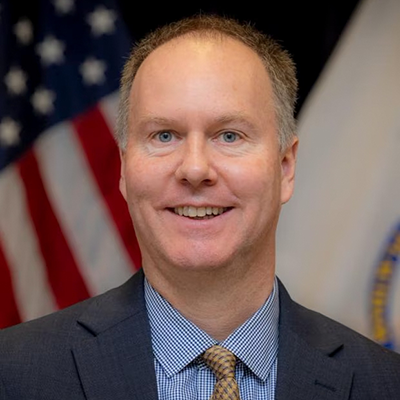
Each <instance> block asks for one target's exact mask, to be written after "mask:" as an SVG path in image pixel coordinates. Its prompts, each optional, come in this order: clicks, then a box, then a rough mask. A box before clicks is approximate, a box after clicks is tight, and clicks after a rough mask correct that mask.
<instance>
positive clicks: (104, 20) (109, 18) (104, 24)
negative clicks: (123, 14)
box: [87, 6, 117, 36]
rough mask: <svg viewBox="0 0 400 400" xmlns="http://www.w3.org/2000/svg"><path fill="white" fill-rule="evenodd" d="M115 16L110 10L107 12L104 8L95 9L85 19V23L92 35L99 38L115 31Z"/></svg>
mask: <svg viewBox="0 0 400 400" xmlns="http://www.w3.org/2000/svg"><path fill="white" fill-rule="evenodd" d="M116 19H117V16H116V15H115V12H114V11H112V10H107V9H106V8H105V7H103V6H100V7H97V8H96V9H95V10H94V11H93V12H92V13H90V14H89V16H88V17H87V22H88V23H89V25H90V27H91V28H92V33H93V35H94V36H101V35H104V34H106V33H113V32H114V30H115V26H114V23H115V20H116Z"/></svg>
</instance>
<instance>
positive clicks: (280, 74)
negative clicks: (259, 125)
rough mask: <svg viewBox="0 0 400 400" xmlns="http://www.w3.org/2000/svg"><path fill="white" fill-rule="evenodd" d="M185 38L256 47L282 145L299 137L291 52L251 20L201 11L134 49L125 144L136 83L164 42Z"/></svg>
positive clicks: (125, 87)
mask: <svg viewBox="0 0 400 400" xmlns="http://www.w3.org/2000/svg"><path fill="white" fill-rule="evenodd" d="M183 37H191V38H199V39H204V38H210V39H212V40H214V41H215V40H221V42H222V41H223V40H225V39H227V38H231V39H233V40H234V41H235V42H239V43H242V44H243V45H244V46H245V47H248V48H249V49H250V50H252V52H253V54H256V55H257V56H258V59H259V60H260V61H261V63H262V64H263V66H264V69H265V71H266V73H267V76H268V78H269V80H270V82H271V84H272V89H273V98H274V104H275V108H276V113H277V117H278V125H279V137H280V141H281V145H282V148H284V147H285V146H286V145H287V144H289V143H290V141H291V138H292V137H293V136H296V122H295V118H294V108H295V103H296V95H297V78H296V68H295V64H294V62H293V59H292V58H291V56H290V54H289V53H288V51H287V50H286V49H284V48H283V47H282V46H281V44H280V43H279V42H278V41H277V40H275V39H274V38H272V37H271V36H270V35H268V34H265V33H263V32H261V31H259V30H258V29H257V28H255V27H254V24H252V23H250V22H239V21H236V20H234V19H231V18H227V17H221V16H219V15H213V14H211V15H210V14H200V15H195V16H192V17H187V18H184V19H182V20H179V21H176V22H172V23H169V24H167V25H164V26H162V27H159V28H157V29H156V30H154V31H153V32H150V33H149V34H148V35H146V36H145V37H144V38H143V39H142V40H140V41H139V42H138V43H137V44H136V45H135V46H134V47H133V49H132V51H131V55H130V57H129V59H128V61H127V63H126V64H125V67H124V71H123V74H122V78H121V94H122V96H121V99H122V101H120V108H119V113H118V130H117V140H118V141H119V144H120V145H122V146H124V144H126V139H127V124H126V123H127V114H128V108H129V97H130V92H131V88H132V83H133V81H134V79H135V77H136V74H137V72H138V70H139V69H140V67H141V65H142V64H143V62H144V61H145V60H146V58H147V57H148V56H150V55H151V54H152V53H153V52H154V51H156V50H157V49H158V48H159V47H162V46H163V45H164V44H168V43H173V42H174V41H175V39H182V38H183Z"/></svg>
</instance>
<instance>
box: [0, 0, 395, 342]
mask: <svg viewBox="0 0 400 400" xmlns="http://www.w3.org/2000/svg"><path fill="white" fill-rule="evenodd" d="M198 12H212V13H217V14H222V15H226V16H230V17H233V18H236V19H239V20H241V21H248V22H251V23H253V24H254V25H255V26H256V27H257V28H259V29H260V30H262V31H264V32H265V33H268V34H270V35H271V36H273V37H274V38H275V39H276V40H278V41H279V42H280V43H281V44H282V45H283V46H284V47H285V48H286V49H287V50H288V51H289V52H290V53H291V55H292V56H293V58H294V61H295V63H296V65H297V69H298V78H299V98H298V104H297V110H296V115H297V117H298V120H299V136H300V147H299V160H298V173H297V183H296V192H295V195H294V197H293V199H292V200H291V201H290V202H289V203H288V204H287V205H285V206H284V207H283V213H282V218H281V224H280V227H279V231H278V263H277V271H278V276H279V277H280V278H281V279H282V280H283V282H284V283H285V285H286V286H287V287H288V289H289V291H290V293H291V294H292V296H293V297H294V298H295V299H296V300H298V301H299V302H301V303H303V304H305V305H306V306H308V307H310V308H313V309H316V310H319V311H321V312H323V313H325V314H327V315H329V316H331V317H333V318H335V319H337V320H339V321H342V322H343V323H345V324H346V325H349V326H351V327H353V328H354V329H356V330H358V331H359V332H362V333H363V334H365V335H367V336H369V337H371V338H372V339H374V340H376V341H377V342H379V343H381V344H382V345H384V346H387V347H391V348H394V349H397V347H396V346H397V342H396V337H397V338H398V340H399V339H400V317H399V315H400V314H399V312H400V288H399V278H398V274H396V270H397V269H398V267H397V264H398V256H399V253H400V227H399V223H400V216H399V206H398V204H399V200H400V199H399V197H400V196H399V193H400V191H399V189H398V187H399V178H400V175H399V174H400V172H399V171H400V168H399V167H400V165H399V164H400V163H399V161H398V160H399V157H398V154H399V151H398V150H399V140H400V117H399V115H400V111H399V110H400V98H399V96H400V76H399V71H400V30H399V26H400V24H398V21H399V20H400V2H398V1H397V0H385V1H379V0H365V1H363V0H360V1H356V0H343V1H338V0H326V1H324V2H312V1H303V2H299V1H295V0H281V1H279V2H277V1H274V2H272V1H271V2H268V1H267V2H263V3H262V4H260V3H257V4H251V3H246V4H239V3H236V5H235V4H233V2H226V3H225V2H221V1H213V2H200V3H199V4H197V3H196V2H190V3H179V5H178V3H177V4H176V5H174V4H173V3H162V4H161V5H156V4H154V3H147V4H146V3H143V4H140V5H138V4H133V3H132V2H129V1H127V0H119V1H112V0H104V1H100V0H84V1H83V0H82V1H77V0H42V1H39V0H35V1H31V2H25V1H22V0H13V1H6V0H1V1H0V51H1V53H0V78H1V82H0V305H1V306H0V328H1V327H5V326H9V325H13V324H15V323H18V322H21V321H25V320H29V319H32V318H35V317H38V316H40V315H44V314H47V313H49V312H52V311H54V310H57V309H59V308H63V307H66V306H68V305H70V304H73V303H75V302H77V301H79V300H82V299H84V298H87V297H89V296H93V295H96V294H99V293H102V292H104V291H105V290H107V289H109V288H111V287H114V286H116V285H118V284H119V283H121V282H123V281H124V280H126V279H127V278H128V277H129V276H130V275H131V274H132V273H133V272H134V271H135V270H137V268H139V267H140V253H139V250H138V247H137V243H136V240H135V237H134V233H133V229H132V227H131V225H130V220H129V216H128V213H127V210H126V206H125V204H124V201H123V200H122V198H121V196H120V195H119V192H118V175H119V160H118V152H117V149H116V146H115V144H114V143H113V138H112V131H113V129H114V124H115V115H116V107H117V101H118V94H117V90H118V79H119V74H120V71H121V68H122V65H123V62H124V60H125V58H126V57H127V55H128V53H129V48H130V46H131V44H132V43H133V42H134V41H136V40H139V39H140V38H141V37H143V35H144V34H146V33H147V32H149V31H151V30H153V29H155V28H156V27H157V26H159V25H161V24H164V23H166V22H170V21H174V20H177V19H179V18H181V17H184V16H189V15H192V14H194V13H198Z"/></svg>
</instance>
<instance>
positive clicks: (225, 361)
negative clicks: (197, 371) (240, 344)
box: [203, 345, 240, 400]
mask: <svg viewBox="0 0 400 400" xmlns="http://www.w3.org/2000/svg"><path fill="white" fill-rule="evenodd" d="M203 359H204V361H205V362H206V364H207V365H208V366H209V367H210V369H211V370H212V371H213V373H214V375H215V377H216V378H217V381H216V383H215V386H214V391H213V394H212V396H211V398H210V400H240V396H239V387H238V384H237V382H236V379H235V366H236V357H235V355H234V354H233V353H231V352H230V351H229V350H227V349H225V348H223V347H221V346H218V345H214V346H212V347H210V348H209V349H208V350H206V351H205V352H204V354H203Z"/></svg>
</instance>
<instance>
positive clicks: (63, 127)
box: [35, 122, 132, 295]
mask: <svg viewBox="0 0 400 400" xmlns="http://www.w3.org/2000/svg"><path fill="white" fill-rule="evenodd" d="M35 153H36V154H37V160H38V163H39V166H40V171H41V175H42V179H43V183H44V185H45V188H46V192H47V194H48V197H49V200H50V201H51V203H52V206H53V209H54V212H55V213H56V215H57V219H58V221H59V223H60V225H61V227H62V230H63V232H64V236H65V237H66V240H67V241H68V243H69V245H70V247H71V249H72V251H73V253H74V255H75V257H76V260H77V262H78V264H79V267H80V272H81V274H82V276H83V278H84V279H85V282H86V284H87V286H88V289H89V291H90V294H91V295H96V294H100V293H102V292H104V291H106V290H108V289H110V288H111V287H114V286H117V285H119V284H121V283H122V282H124V281H125V280H127V279H128V278H129V277H130V275H131V274H132V267H131V265H130V264H131V261H130V259H129V255H128V254H127V252H126V250H125V246H124V244H123V243H122V241H121V240H120V238H119V235H118V233H117V232H116V231H115V224H114V222H113V221H112V219H111V217H110V214H109V213H108V210H107V207H106V205H105V203H104V201H103V199H102V196H101V193H99V192H98V187H97V184H96V182H95V181H94V178H93V175H92V172H91V169H90V167H89V166H88V164H87V160H86V157H85V154H84V151H83V149H82V147H81V144H80V141H79V139H78V138H77V136H76V133H75V130H74V129H73V126H72V125H71V124H70V123H68V122H65V123H62V124H59V125H57V126H55V127H54V128H52V129H50V130H49V131H48V132H46V134H45V135H43V136H42V137H41V138H40V139H39V140H38V141H37V143H36V145H35Z"/></svg>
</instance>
